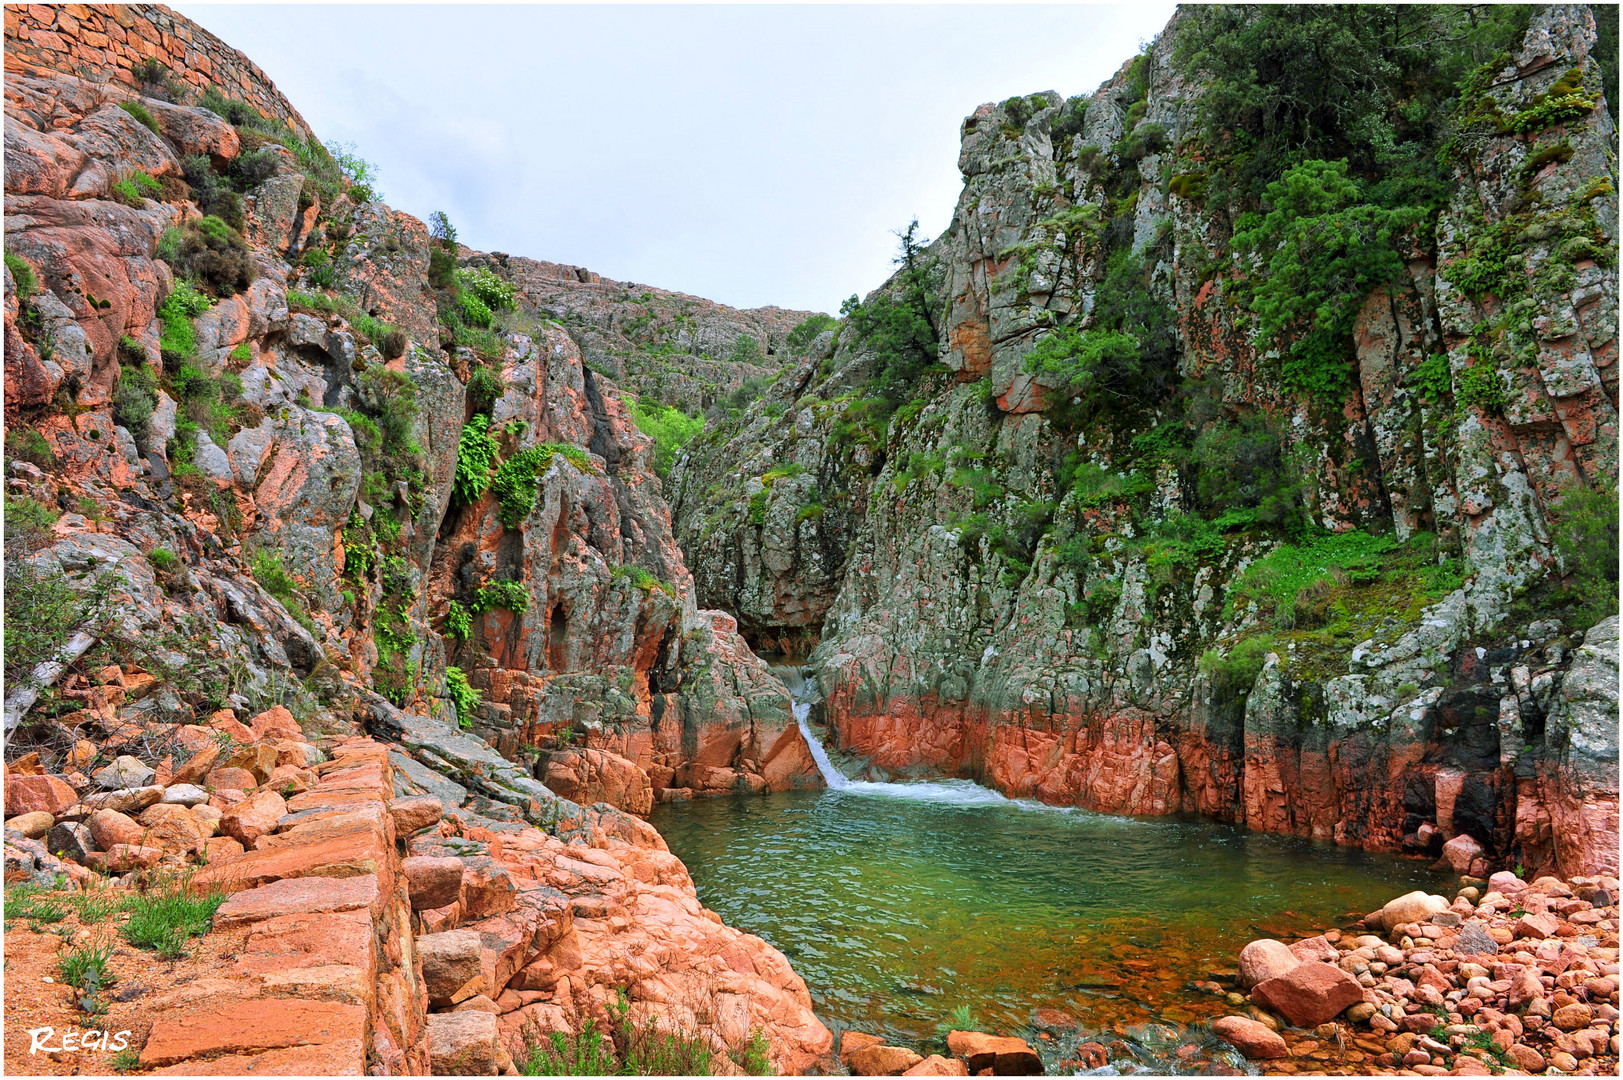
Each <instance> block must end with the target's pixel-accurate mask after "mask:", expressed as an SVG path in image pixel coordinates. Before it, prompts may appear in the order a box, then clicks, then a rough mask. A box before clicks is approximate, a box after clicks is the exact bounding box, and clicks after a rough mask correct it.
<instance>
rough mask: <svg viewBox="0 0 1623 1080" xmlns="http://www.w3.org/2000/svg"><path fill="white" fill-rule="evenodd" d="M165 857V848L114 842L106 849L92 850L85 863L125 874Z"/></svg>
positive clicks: (99, 868)
mask: <svg viewBox="0 0 1623 1080" xmlns="http://www.w3.org/2000/svg"><path fill="white" fill-rule="evenodd" d="M161 858H163V849H162V848H155V847H145V846H143V845H140V844H114V845H113V846H112V847H110V848H108V849H107V850H106V851H92V852H91V853H90V854H88V855H86V856H85V865H86V866H89V867H93V868H94V869H97V870H105V871H108V872H110V873H115V874H123V873H126V872H128V871H130V870H145V869H146V868H147V867H149V866H153V865H155V864H156V863H157V861H158V860H159V859H161Z"/></svg>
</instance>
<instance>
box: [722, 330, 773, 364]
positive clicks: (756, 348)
mask: <svg viewBox="0 0 1623 1080" xmlns="http://www.w3.org/2000/svg"><path fill="white" fill-rule="evenodd" d="M727 359H728V360H730V361H732V362H733V363H735V364H751V365H753V366H756V367H759V366H760V365H761V364H763V363H764V362H765V361H766V354H765V353H763V352H762V351H761V343H760V342H759V341H756V340H755V339H754V338H752V337H750V336H749V335H748V334H740V335H739V336H738V337H737V338H735V339H734V340H733V351H732V352H731V353H730V354H729V355H728V357H727Z"/></svg>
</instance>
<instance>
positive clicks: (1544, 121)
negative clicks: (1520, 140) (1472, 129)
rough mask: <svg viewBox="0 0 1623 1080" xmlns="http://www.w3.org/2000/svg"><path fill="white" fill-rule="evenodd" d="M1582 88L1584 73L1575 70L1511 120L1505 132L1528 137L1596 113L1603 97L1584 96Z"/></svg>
mask: <svg viewBox="0 0 1623 1080" xmlns="http://www.w3.org/2000/svg"><path fill="white" fill-rule="evenodd" d="M1583 85H1584V73H1583V71H1582V70H1581V69H1579V68H1572V69H1571V70H1570V71H1568V72H1567V73H1566V74H1565V75H1564V76H1562V77H1561V79H1560V80H1559V81H1557V82H1556V84H1555V85H1554V86H1552V87H1550V89H1549V90H1547V91H1545V92H1544V93H1542V94H1540V95H1538V96H1537V97H1535V98H1534V99H1533V100H1532V101H1530V102H1528V105H1527V108H1525V109H1523V110H1522V111H1520V112H1518V113H1517V114H1516V115H1515V116H1513V117H1511V118H1510V120H1509V121H1508V122H1507V123H1506V125H1505V126H1506V128H1508V129H1509V130H1510V131H1514V132H1516V133H1517V134H1518V135H1526V134H1530V133H1531V132H1535V131H1543V130H1544V129H1545V128H1552V127H1555V126H1556V125H1557V124H1564V123H1566V122H1567V121H1568V120H1576V119H1578V118H1579V117H1582V116H1588V115H1589V114H1590V113H1591V112H1593V111H1594V109H1595V103H1596V102H1598V101H1599V100H1600V94H1598V93H1594V94H1588V93H1585V92H1584V89H1583Z"/></svg>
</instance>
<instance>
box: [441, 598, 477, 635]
mask: <svg viewBox="0 0 1623 1080" xmlns="http://www.w3.org/2000/svg"><path fill="white" fill-rule="evenodd" d="M444 626H445V635H446V636H447V637H454V638H456V639H457V640H458V641H467V640H468V638H469V637H470V636H471V635H472V634H473V614H472V613H471V612H470V611H469V610H468V609H467V608H465V607H463V606H462V605H461V604H459V603H457V602H456V601H455V600H447V601H446V602H445V623H444Z"/></svg>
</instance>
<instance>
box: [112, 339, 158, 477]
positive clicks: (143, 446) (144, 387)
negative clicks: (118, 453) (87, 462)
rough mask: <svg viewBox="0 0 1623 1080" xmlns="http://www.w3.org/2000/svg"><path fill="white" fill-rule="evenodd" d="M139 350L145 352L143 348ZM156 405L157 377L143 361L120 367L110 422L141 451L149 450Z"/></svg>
mask: <svg viewBox="0 0 1623 1080" xmlns="http://www.w3.org/2000/svg"><path fill="white" fill-rule="evenodd" d="M126 340H128V339H126ZM137 347H139V346H137ZM142 352H143V354H144V353H145V350H144V349H143V350H142ZM157 407H158V380H157V379H156V378H155V377H154V376H153V374H152V371H151V369H150V368H148V367H147V366H146V364H145V363H136V364H131V365H128V366H125V367H123V368H121V369H120V372H119V379H118V389H117V390H115V391H114V393H113V423H115V424H118V425H120V426H121V427H123V428H124V429H125V430H127V431H128V432H129V433H130V437H131V438H133V439H134V440H135V445H136V448H137V449H139V450H141V451H142V452H143V453H144V452H145V451H146V450H147V449H148V447H147V440H148V438H149V436H150V435H151V430H152V414H153V412H154V411H155V410H156V409H157Z"/></svg>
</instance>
